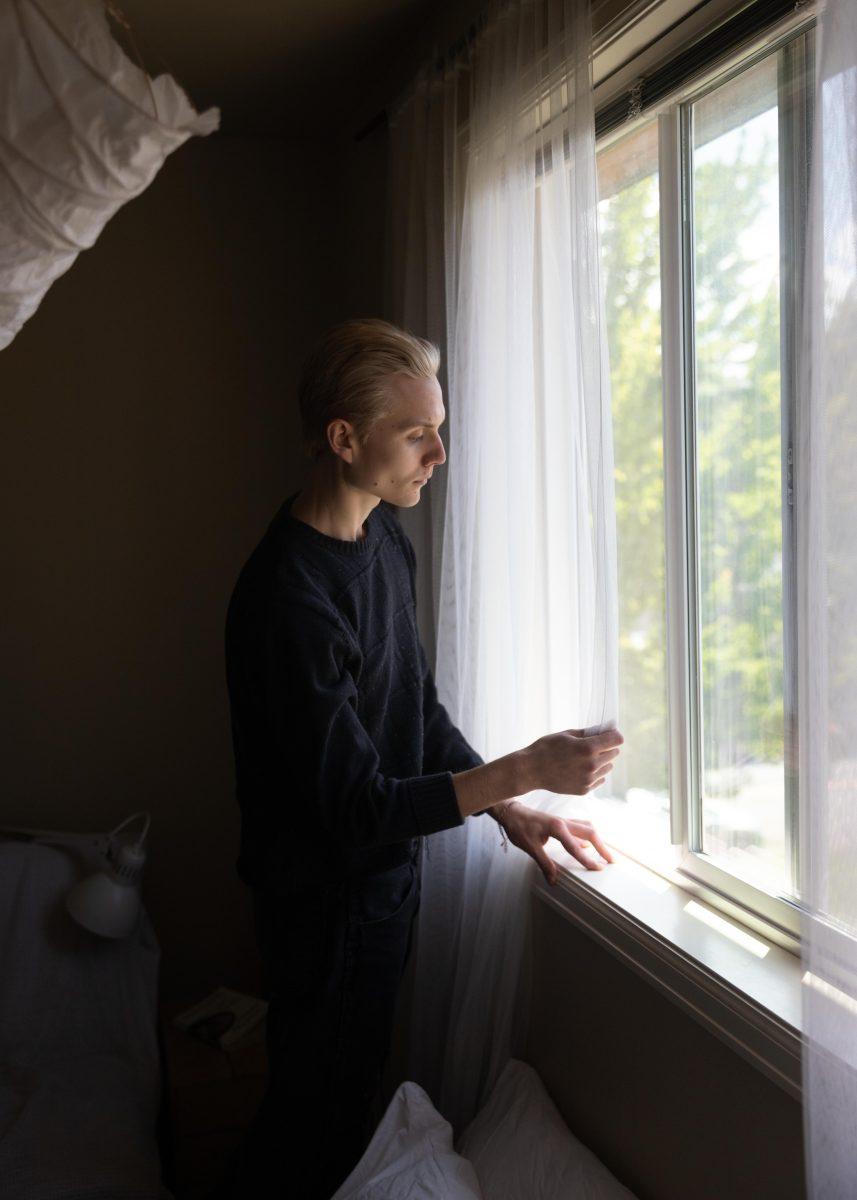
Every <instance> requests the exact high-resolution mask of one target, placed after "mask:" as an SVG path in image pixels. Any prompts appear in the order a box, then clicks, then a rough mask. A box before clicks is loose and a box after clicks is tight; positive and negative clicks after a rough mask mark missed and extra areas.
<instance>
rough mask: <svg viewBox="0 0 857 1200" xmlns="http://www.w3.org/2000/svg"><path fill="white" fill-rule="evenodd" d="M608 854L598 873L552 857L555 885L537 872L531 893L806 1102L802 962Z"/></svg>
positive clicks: (686, 893) (616, 854)
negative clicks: (610, 859)
mask: <svg viewBox="0 0 857 1200" xmlns="http://www.w3.org/2000/svg"><path fill="white" fill-rule="evenodd" d="M610 849H611V853H612V854H613V857H614V859H615V862H614V863H613V864H612V865H608V866H605V867H604V868H603V869H602V870H600V871H590V870H587V869H586V868H585V867H584V866H582V865H581V864H580V863H578V862H577V861H576V860H575V859H573V858H572V857H571V855H568V854H566V853H565V852H561V853H560V854H558V855H555V856H553V857H555V860H556V861H557V862H558V865H559V879H558V881H557V883H556V884H555V885H554V886H552V887H551V886H549V885H548V884H547V883H546V882H545V880H544V877H543V875H542V874H541V872H540V871H538V870H537V869H536V868H535V866H534V867H533V884H532V886H533V889H534V890H535V892H536V893H537V894H538V895H539V896H540V898H541V899H542V900H544V901H545V902H546V903H548V904H550V905H551V906H552V907H553V908H554V909H555V910H557V911H558V912H560V913H561V914H562V915H563V916H565V917H566V919H568V920H570V921H572V922H573V923H574V924H575V925H578V926H579V927H580V928H582V929H583V930H585V932H586V933H588V934H589V935H590V936H591V937H593V938H594V939H595V940H596V941H597V942H599V943H600V944H601V945H602V946H604V947H605V948H606V949H607V950H609V951H610V952H611V953H612V954H614V955H616V957H618V958H619V959H621V960H622V961H623V962H625V963H626V965H627V966H629V967H630V968H631V969H632V970H634V971H636V972H637V974H639V975H641V976H642V977H643V978H645V979H647V980H648V981H649V982H650V983H651V984H652V985H653V986H654V987H656V988H658V989H659V990H660V991H661V992H663V994H664V995H666V996H668V997H669V999H671V1000H672V1001H673V1002H674V1003H676V1004H678V1005H679V1006H680V1007H681V1008H682V1009H684V1011H685V1012H687V1013H689V1014H690V1015H691V1016H692V1017H693V1018H694V1019H695V1020H697V1021H699V1022H700V1024H702V1025H703V1026H704V1027H705V1028H706V1029H708V1030H709V1031H710V1032H712V1033H714V1034H715V1036H717V1037H718V1038H720V1039H721V1040H722V1041H724V1042H725V1043H726V1044H727V1045H729V1046H731V1047H732V1048H733V1049H734V1050H735V1051H737V1053H739V1054H740V1055H741V1056H742V1057H743V1058H745V1059H746V1060H747V1061H748V1062H750V1063H752V1064H753V1065H754V1066H755V1067H757V1068H758V1069H759V1070H760V1071H763V1072H764V1073H765V1074H766V1075H767V1076H768V1077H769V1078H770V1079H772V1080H773V1081H774V1082H775V1083H777V1084H779V1085H780V1087H782V1088H783V1089H784V1090H785V1091H786V1092H788V1094H789V1095H791V1096H792V1097H794V1098H795V1099H796V1100H800V1098H801V1032H800V1031H801V974H802V968H801V962H800V959H799V958H798V957H797V956H796V955H794V954H791V953H790V952H789V951H788V950H784V949H783V948H782V947H780V946H778V945H776V944H775V943H774V942H771V941H769V940H768V939H766V938H765V937H763V936H761V935H760V934H756V933H750V932H749V931H748V930H746V929H745V928H743V927H742V926H741V925H739V924H738V923H737V922H734V921H730V920H729V919H728V917H725V916H723V914H721V913H719V912H717V910H716V909H714V908H712V907H711V906H710V905H708V904H706V903H704V901H702V900H700V899H698V898H697V897H696V896H693V895H692V894H691V893H690V892H689V891H687V890H686V889H684V888H682V887H679V886H678V885H677V884H674V883H671V882H670V881H669V880H667V879H665V878H664V877H663V876H661V875H657V874H655V872H654V871H650V870H648V869H647V868H646V867H643V866H640V865H639V864H638V863H636V862H634V861H633V860H631V859H629V858H627V857H626V856H625V855H624V854H622V853H621V852H620V851H618V850H615V849H614V848H613V847H612V846H611V848H610Z"/></svg>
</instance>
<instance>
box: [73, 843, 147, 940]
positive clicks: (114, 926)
mask: <svg viewBox="0 0 857 1200" xmlns="http://www.w3.org/2000/svg"><path fill="white" fill-rule="evenodd" d="M145 861H146V852H145V850H143V848H142V847H141V846H138V845H125V846H121V847H119V849H118V851H117V852H116V856H115V860H113V861H111V863H110V865H109V867H108V869H107V870H104V871H96V872H95V873H94V874H93V875H89V876H87V878H86V879H82V880H81V881H80V883H78V884H76V885H75V887H73V888H72V890H71V891H70V892H69V894H68V896H67V897H66V908H67V909H68V911H69V913H70V914H71V916H72V917H74V919H75V921H77V923H78V924H79V925H82V926H83V927H84V928H85V929H88V930H90V931H91V932H92V933H98V934H100V935H101V936H102V937H109V938H122V937H127V936H128V934H129V933H130V932H131V931H132V930H133V928H134V926H135V925H136V923H137V918H138V916H139V913H140V903H141V901H140V875H141V873H142V869H143V864H144V863H145Z"/></svg>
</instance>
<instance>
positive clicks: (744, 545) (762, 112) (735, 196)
mask: <svg viewBox="0 0 857 1200" xmlns="http://www.w3.org/2000/svg"><path fill="white" fill-rule="evenodd" d="M777 76H778V58H777V55H776V54H774V55H771V56H769V57H768V58H766V59H764V60H763V61H762V62H761V63H759V64H758V65H756V66H754V67H752V68H750V69H748V70H746V71H744V72H743V73H742V74H740V75H738V76H737V77H735V78H734V79H732V80H730V81H729V82H727V83H725V84H723V85H722V86H721V87H719V88H717V89H716V90H714V91H712V92H710V93H708V94H707V95H705V96H703V97H702V98H701V99H700V100H698V101H697V102H696V103H694V104H693V105H692V135H691V141H692V146H691V164H690V165H691V177H692V194H693V209H692V211H693V231H692V242H693V247H692V258H693V289H694V290H693V311H694V327H693V334H694V351H695V355H694V357H695V401H696V409H695V411H696V483H697V488H696V504H697V527H698V528H697V534H698V587H699V629H700V652H701V713H700V725H701V754H702V761H701V779H700V789H701V810H702V811H701V826H702V845H701V849H702V850H703V852H705V853H706V854H708V855H711V856H712V858H713V859H714V860H715V861H716V860H718V859H719V860H720V865H722V866H724V867H726V868H727V869H728V870H730V871H732V872H733V873H735V874H737V875H740V876H742V877H743V878H745V879H747V880H748V882H751V883H753V884H755V885H756V886H758V887H761V888H763V889H765V890H768V891H771V892H774V893H776V892H778V891H784V892H788V891H789V889H790V879H789V873H788V871H787V864H786V839H785V777H784V706H783V585H782V578H783V571H782V568H783V537H782V497H781V458H782V446H781V396H780V386H781V380H780V236H779V209H780V199H779V196H780V172H779V146H778V139H779V133H778V120H779V113H778V92H777V84H778V78H777Z"/></svg>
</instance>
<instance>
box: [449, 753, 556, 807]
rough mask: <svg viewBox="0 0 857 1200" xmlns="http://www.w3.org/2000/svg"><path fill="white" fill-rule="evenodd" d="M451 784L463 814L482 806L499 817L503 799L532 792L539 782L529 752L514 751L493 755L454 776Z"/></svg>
mask: <svg viewBox="0 0 857 1200" xmlns="http://www.w3.org/2000/svg"><path fill="white" fill-rule="evenodd" d="M452 783H453V786H454V788H455V795H456V798H457V800H458V807H459V809H460V810H461V815H462V817H469V816H470V815H471V814H473V813H478V812H482V811H483V810H484V809H489V810H493V809H496V812H494V811H492V812H491V814H490V815H491V816H493V817H495V819H497V820H499V818H500V815H501V812H502V809H503V807H504V801H508V800H513V799H515V798H517V797H518V796H524V795H526V794H527V792H531V791H533V789H534V788H536V787H537V786H538V785H537V783H536V782H535V781H534V779H533V761H532V752H531V751H530V750H529V749H525V750H514V751H513V752H512V753H511V754H504V755H503V757H502V758H495V759H494V760H493V762H488V763H484V764H483V765H482V766H479V767H471V769H470V770H469V771H461V772H459V774H457V775H453V777H452Z"/></svg>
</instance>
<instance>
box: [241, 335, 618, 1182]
mask: <svg viewBox="0 0 857 1200" xmlns="http://www.w3.org/2000/svg"><path fill="white" fill-rule="evenodd" d="M438 367H439V356H438V352H437V349H436V347H434V346H433V345H432V344H431V343H430V342H427V341H425V340H423V339H421V338H417V337H414V336H413V335H411V334H409V333H406V332H405V331H403V330H400V329H397V328H395V327H394V326H392V325H389V324H388V323H386V322H384V321H379V320H368V319H367V320H354V321H346V322H344V323H343V324H341V325H338V326H336V327H335V328H333V329H332V330H330V331H329V332H328V333H327V334H326V335H325V337H324V338H322V340H321V341H320V342H319V344H318V345H317V347H316V348H315V350H314V351H313V353H312V354H311V355H310V357H309V358H308V360H307V362H306V364H305V366H304V370H303V374H302V378H301V382H300V387H299V403H300V411H301V420H302V426H303V440H304V450H305V452H306V454H307V456H308V457H310V458H311V459H312V468H311V470H310V472H309V474H308V478H307V481H306V483H305V485H304V487H303V488H302V489H301V490H300V491H299V492H297V493H295V494H293V495H292V496H289V497H288V498H287V500H286V501H285V503H284V504H283V505H282V507H281V509H280V510H279V512H278V513H277V515H276V516H275V517H274V520H273V521H272V522H271V525H270V526H269V528H268V531H267V532H266V534H265V536H264V538H263V539H262V541H261V542H260V543H259V545H258V546H257V547H256V549H255V550H254V552H253V554H252V555H251V556H250V558H249V560H248V561H247V563H246V564H245V566H244V567H243V569H242V571H241V574H240V576H239V579H238V582H237V584H236V586H235V590H234V592H233V595H232V598H231V600H230V604H229V612H228V616H227V624H226V662H227V682H228V687H229V696H230V704H231V711H232V731H233V742H234V750H235V764H236V785H237V797H238V801H239V804H240V806H241V813H242V828H241V851H240V855H239V859H238V863H237V869H238V872H239V874H240V876H241V878H242V879H243V880H244V881H245V882H246V883H247V884H248V885H249V886H250V887H251V889H252V894H253V902H254V911H255V916H256V929H257V936H258V939H259V945H260V950H261V954H262V959H263V964H264V968H265V974H266V983H267V989H268V992H269V1010H268V1024H267V1031H266V1036H267V1046H268V1060H269V1086H268V1092H267V1094H266V1096H265V1099H264V1101H263V1104H262V1106H261V1108H260V1110H259V1113H258V1114H257V1117H256V1120H255V1122H254V1125H253V1128H252V1129H251V1130H250V1132H249V1134H248V1137H247V1140H246V1143H245V1145H244V1147H243V1149H242V1153H241V1156H240V1164H239V1166H238V1170H237V1177H236V1182H235V1192H234V1194H235V1195H236V1196H241V1197H246V1198H247V1200H251V1198H252V1200H257V1198H259V1200H261V1198H262V1197H264V1196H283V1195H285V1194H286V1192H287V1191H288V1193H289V1195H292V1196H299V1197H301V1198H302V1200H315V1198H318V1200H329V1197H330V1196H331V1194H332V1193H333V1191H335V1189H336V1188H337V1187H338V1185H339V1184H340V1183H341V1182H342V1181H343V1179H344V1178H345V1177H346V1176H347V1175H348V1174H349V1172H350V1171H351V1170H352V1168H353V1167H354V1165H355V1164H356V1163H357V1161H358V1160H359V1158H360V1157H361V1155H362V1154H363V1151H364V1150H365V1148H366V1145H367V1144H368V1141H369V1139H370V1137H371V1134H372V1128H371V1121H370V1117H369V1114H370V1112H371V1109H372V1101H373V1099H374V1097H375V1095H376V1092H377V1089H378V1087H379V1085H380V1080H381V1071H382V1068H383V1065H384V1061H385V1058H386V1055H387V1051H388V1047H389V1040H390V1033H391V1023H392V1019H393V1011H394V1005H395V998H396V991H397V988H398V985H399V982H400V979H401V975H402V972H403V969H404V965H405V962H406V959H407V954H408V950H409V947H410V938H411V930H412V925H413V918H414V916H415V914H416V912H417V909H418V907H419V856H418V851H419V847H420V843H421V839H422V838H423V837H426V836H429V835H430V834H432V833H435V832H438V831H440V830H443V829H448V828H451V827H453V826H456V825H460V824H462V823H463V821H464V820H465V818H466V817H467V816H469V815H471V814H473V815H476V814H483V813H484V814H487V815H489V817H490V818H493V819H494V820H497V821H498V822H499V823H500V824H501V825H502V827H503V829H504V830H505V832H506V834H507V836H508V838H509V840H511V841H512V842H513V844H514V845H516V846H518V847H520V848H521V849H523V850H525V851H526V852H527V853H529V854H530V855H532V857H533V858H534V859H535V861H536V862H537V863H538V865H539V867H540V868H541V869H542V871H544V873H545V875H546V877H547V878H548V879H549V880H550V881H553V879H554V877H555V867H554V864H553V862H552V860H551V859H550V857H549V856H548V854H547V853H546V851H545V850H544V844H545V842H546V841H547V839H548V837H550V836H554V837H557V838H558V839H559V840H560V841H561V842H562V844H563V845H564V846H565V847H566V849H567V850H568V851H569V852H570V853H572V854H573V855H575V857H577V858H579V859H580V860H581V861H582V862H585V863H586V865H587V866H590V867H592V868H593V869H597V868H598V867H600V865H601V864H600V863H598V862H597V861H596V860H595V858H594V856H593V855H591V854H589V853H587V849H586V848H587V847H588V846H590V845H591V846H592V847H594V848H595V849H596V850H598V851H599V852H600V853H601V855H602V856H603V858H604V859H606V860H607V861H608V862H610V861H612V860H611V858H610V854H609V852H608V850H607V848H606V846H604V845H603V843H602V842H601V840H600V839H599V838H598V836H597V835H596V833H595V832H594V830H593V829H592V827H591V825H590V824H589V823H588V822H578V821H571V820H565V819H560V818H556V817H549V816H546V815H544V814H542V813H539V812H537V811H535V810H533V809H529V808H527V807H526V806H525V805H522V804H520V803H519V802H518V801H516V800H515V799H514V798H515V797H517V796H520V795H523V794H525V793H526V792H528V791H532V790H534V789H536V788H546V789H549V790H551V791H556V792H561V793H569V792H571V793H576V794H583V793H584V792H586V791H589V790H590V789H592V788H594V787H597V786H598V784H599V783H601V782H602V781H603V780H604V779H605V778H606V776H607V774H608V772H609V771H610V770H612V760H613V759H614V758H615V757H616V755H617V754H618V753H619V749H618V747H619V745H620V744H621V743H622V741H623V740H624V739H623V738H622V736H621V734H620V733H619V732H618V731H617V730H612V731H610V732H609V733H607V734H603V735H598V736H597V737H590V738H583V737H579V736H576V735H577V734H579V733H580V731H576V730H572V731H564V732H562V733H557V734H552V735H549V736H547V737H545V738H540V739H539V740H538V741H537V742H535V743H533V745H532V746H529V747H527V748H525V749H523V750H520V751H517V752H515V753H512V754H508V755H504V756H503V757H502V758H499V759H496V760H495V761H493V762H490V763H484V762H483V760H482V759H481V757H480V756H479V755H478V754H477V753H476V751H475V750H474V749H473V748H472V747H471V746H470V745H469V744H468V743H467V741H466V740H465V738H464V737H463V735H462V734H461V733H460V732H459V730H458V729H456V728H455V726H454V725H453V724H452V722H451V721H450V719H449V716H448V714H447V712H446V710H445V709H444V707H443V705H441V704H440V703H439V701H438V698H437V692H436V689H435V684H434V680H433V678H432V674H431V671H430V669H429V667H428V663H427V661H426V657H425V654H424V652H423V649H422V646H421V645H420V641H419V635H418V632H417V625H416V613H415V608H416V603H415V601H416V591H415V573H416V560H415V556H414V551H413V547H412V546H411V543H410V541H409V539H408V538H407V536H406V535H405V533H404V531H403V530H402V528H401V525H400V523H399V521H398V518H397V517H396V515H395V509H394V507H393V506H395V507H411V506H413V505H415V504H417V503H418V502H419V499H420V495H421V493H422V490H423V488H424V487H425V486H426V484H427V482H428V480H429V479H430V478H431V476H432V474H433V472H434V471H435V469H436V468H438V467H440V466H442V465H443V463H444V462H445V460H446V454H445V452H444V447H443V443H442V441H441V438H440V433H439V430H440V427H441V425H442V424H443V422H444V420H445V412H444V408H443V396H442V393H441V388H440V386H439V384H438V382H437V378H436V374H437V370H438Z"/></svg>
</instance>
